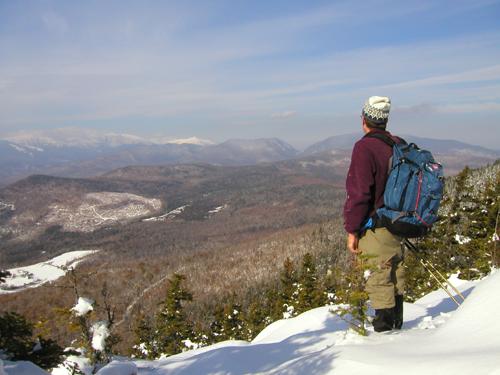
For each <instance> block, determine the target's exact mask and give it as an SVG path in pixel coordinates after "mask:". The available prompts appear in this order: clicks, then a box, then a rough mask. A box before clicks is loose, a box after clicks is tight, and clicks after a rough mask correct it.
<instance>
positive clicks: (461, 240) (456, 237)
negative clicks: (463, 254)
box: [455, 234, 471, 245]
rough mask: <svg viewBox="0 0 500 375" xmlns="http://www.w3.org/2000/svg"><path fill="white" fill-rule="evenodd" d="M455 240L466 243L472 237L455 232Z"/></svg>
mask: <svg viewBox="0 0 500 375" xmlns="http://www.w3.org/2000/svg"><path fill="white" fill-rule="evenodd" d="M455 241H457V242H458V244H459V245H464V244H466V243H469V242H470V241H471V239H470V238H469V237H466V236H461V235H459V234H455Z"/></svg>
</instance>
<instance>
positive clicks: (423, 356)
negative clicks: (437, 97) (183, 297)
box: [0, 272, 500, 375]
mask: <svg viewBox="0 0 500 375" xmlns="http://www.w3.org/2000/svg"><path fill="white" fill-rule="evenodd" d="M452 281H453V282H454V283H455V284H456V285H457V286H458V287H459V289H460V290H461V291H462V292H463V294H464V295H465V296H466V300H465V301H464V303H463V304H462V305H461V306H460V307H459V308H458V309H457V308H456V305H455V304H454V303H453V302H452V301H451V299H450V298H449V297H448V296H447V295H446V294H445V293H444V292H443V291H442V290H438V291H435V292H431V293H429V294H428V295H426V296H425V297H423V298H421V299H420V300H418V301H416V302H415V303H413V304H410V303H405V316H404V318H405V325H404V327H403V329H402V330H401V331H399V332H393V333H386V334H377V333H374V332H369V335H368V336H367V337H362V336H358V335H357V334H355V333H353V332H351V331H349V330H348V329H347V325H346V323H345V322H344V321H343V320H341V319H339V318H338V317H337V316H336V315H334V314H332V313H331V312H329V310H330V308H329V307H321V308H317V309H314V310H310V311H308V312H306V313H304V314H302V315H300V316H298V317H296V318H292V319H288V320H281V321H277V322H275V323H273V324H271V325H270V326H268V327H266V328H265V329H264V330H263V331H262V332H261V333H260V334H259V335H258V336H257V337H256V338H255V339H254V340H253V341H252V342H251V343H247V342H241V341H225V342H221V343H218V344H216V345H212V346H208V347H204V348H202V349H198V350H192V351H189V352H186V353H182V354H178V355H174V356H171V357H168V358H166V359H162V360H157V361H137V360H135V361H134V360H130V359H124V358H120V359H118V360H116V361H113V362H112V363H110V364H109V365H108V366H106V367H104V368H103V369H101V370H100V371H99V372H98V374H101V375H105V374H108V375H109V374H121V375H129V374H130V375H133V374H139V375H147V374H155V375H162V374H165V375H167V374H168V375H171V374H175V375H192V374H205V375H209V374H228V375H229V374H232V375H236V374H317V375H326V374H335V375H342V374H349V375H351V374H365V373H369V374H384V375H392V374H400V373H402V372H404V373H405V374H440V375H455V374H464V375H467V374H474V375H483V374H484V375H486V374H497V373H498V372H499V371H500V364H499V362H498V353H499V352H500V342H499V341H498V337H497V332H498V331H499V330H500V323H499V321H498V319H497V318H496V316H497V315H498V310H499V309H500V303H499V300H498V298H496V295H497V291H498V288H500V273H498V272H494V273H493V274H492V275H490V276H489V277H487V278H485V279H484V280H481V281H475V282H467V281H460V280H458V279H456V278H454V279H453V280H452ZM0 366H1V364H0ZM28 366H29V364H27V363H19V364H18V363H13V362H7V363H5V364H4V369H3V371H4V372H5V373H6V374H7V375H15V374H21V373H23V372H22V371H25V370H24V369H26V368H28ZM1 371H2V369H1V368H0V373H1ZM31 371H32V372H30V373H31V374H33V375H35V374H36V375H41V374H44V373H45V372H43V371H42V370H36V369H35V368H33V367H31ZM35 371H36V372H35ZM52 374H53V375H63V374H64V375H66V374H67V371H66V370H63V369H56V370H54V371H53V372H52Z"/></svg>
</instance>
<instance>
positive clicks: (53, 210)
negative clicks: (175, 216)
mask: <svg viewBox="0 0 500 375" xmlns="http://www.w3.org/2000/svg"><path fill="white" fill-rule="evenodd" d="M161 206H162V203H161V200H159V199H156V198H146V197H143V196H140V195H136V194H130V193H117V192H109V191H103V192H97V193H87V194H85V196H84V197H83V200H82V201H81V204H80V205H79V206H78V207H73V206H72V205H68V204H59V203H58V204H51V205H50V206H49V209H50V211H49V213H48V214H47V215H46V216H45V217H44V221H45V222H46V223H48V224H59V225H62V226H63V229H64V230H65V231H73V232H92V231H94V230H96V229H98V228H101V227H103V226H107V225H113V224H116V223H120V222H123V221H126V220H130V219H134V218H138V217H141V216H146V215H151V214H152V213H154V212H156V211H158V210H159V209H160V208H161Z"/></svg>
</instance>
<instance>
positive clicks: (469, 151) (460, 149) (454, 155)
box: [301, 133, 500, 175]
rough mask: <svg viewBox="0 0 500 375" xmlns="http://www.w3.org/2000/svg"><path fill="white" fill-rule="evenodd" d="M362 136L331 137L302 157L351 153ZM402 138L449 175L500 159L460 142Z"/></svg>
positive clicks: (498, 154)
mask: <svg viewBox="0 0 500 375" xmlns="http://www.w3.org/2000/svg"><path fill="white" fill-rule="evenodd" d="M362 136H363V134H361V133H352V134H344V135H338V136H333V137H329V138H327V139H325V140H323V141H321V142H317V143H315V144H313V145H311V146H309V147H308V148H307V149H306V150H304V152H303V153H302V154H301V155H315V154H318V153H322V152H328V151H333V150H345V151H350V150H352V147H353V145H354V143H355V142H356V141H357V140H359V139H360V138H361V137H362ZM401 137H402V138H403V139H404V140H406V141H407V142H409V143H411V142H413V143H415V144H417V145H418V146H419V147H420V148H423V149H427V150H430V151H431V152H432V153H433V154H434V156H435V157H436V159H437V160H438V161H439V162H441V163H442V164H443V165H444V167H445V173H446V174H447V175H453V174H456V173H458V172H459V171H460V170H462V169H463V168H464V167H465V166H466V165H468V166H469V167H480V166H483V165H486V164H489V163H492V162H494V161H495V160H497V159H498V158H500V151H498V150H490V149H488V148H485V147H481V146H476V145H470V144H467V143H464V142H460V141H455V140H449V139H431V138H423V137H417V136H414V135H408V134H402V135H401Z"/></svg>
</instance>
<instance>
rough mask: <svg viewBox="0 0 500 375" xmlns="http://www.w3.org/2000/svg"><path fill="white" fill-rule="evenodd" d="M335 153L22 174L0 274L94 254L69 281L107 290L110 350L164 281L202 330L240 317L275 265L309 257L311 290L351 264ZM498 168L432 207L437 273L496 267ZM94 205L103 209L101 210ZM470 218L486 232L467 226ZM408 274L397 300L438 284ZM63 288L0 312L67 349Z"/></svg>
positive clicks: (7, 192)
mask: <svg viewBox="0 0 500 375" xmlns="http://www.w3.org/2000/svg"><path fill="white" fill-rule="evenodd" d="M340 155H341V154H340ZM340 155H339V154H336V155H332V154H331V153H324V154H318V155H312V156H310V157H308V158H306V159H297V160H288V161H283V162H279V163H273V164H262V165H258V166H246V167H220V166H219V167H218V166H209V165H183V166H162V167H160V166H158V167H128V168H123V169H118V170H115V171H113V172H110V173H108V174H106V175H104V176H101V177H98V178H92V179H68V178H56V177H49V176H33V177H31V178H28V179H26V180H23V181H20V182H18V183H16V184H14V185H11V186H9V187H8V188H6V189H3V190H2V191H1V192H0V201H1V202H3V205H2V206H1V207H0V208H1V210H2V211H1V214H0V220H2V221H1V228H2V229H3V232H2V235H3V241H2V243H1V244H0V256H1V257H2V264H1V265H0V268H9V269H12V268H13V267H15V266H17V267H19V266H25V265H32V264H33V263H39V262H42V261H46V260H47V259H49V258H52V257H55V256H57V255H60V254H62V253H66V252H69V251H77V250H100V251H99V252H98V253H97V254H95V255H93V256H92V257H89V258H88V260H87V261H84V262H82V263H81V264H79V266H78V268H77V272H78V273H79V274H80V275H81V278H82V280H81V288H82V291H83V292H85V293H89V294H90V295H93V296H94V295H96V293H97V294H98V290H99V288H101V287H102V286H103V285H105V286H106V288H107V290H109V291H110V295H111V298H110V303H112V304H113V305H114V306H115V307H116V317H117V320H118V321H120V325H119V326H118V327H117V329H116V333H118V334H119V335H121V336H122V337H123V341H122V342H121V343H120V344H119V347H118V351H119V352H120V353H127V352H128V351H129V350H130V348H131V346H132V345H133V343H132V342H131V340H132V337H131V336H130V335H127V332H130V330H132V329H134V327H135V325H136V323H137V319H138V317H140V316H142V315H146V316H149V317H151V316H153V315H154V314H155V313H156V311H157V310H158V303H159V301H161V300H162V299H163V298H164V296H165V293H166V291H167V289H168V282H167V281H168V279H169V278H170V277H171V276H172V274H173V273H174V272H178V273H181V274H183V275H185V276H186V279H187V282H186V284H187V287H188V288H189V289H190V290H191V291H192V292H193V299H194V301H195V302H194V303H192V304H190V305H189V306H188V311H187V313H188V315H189V316H190V318H192V320H193V321H196V322H199V323H200V324H201V325H202V326H204V327H205V328H206V326H207V325H209V324H210V319H212V317H213V316H212V315H210V314H212V313H210V314H207V311H212V312H213V311H214V309H215V308H216V306H217V305H218V304H219V305H220V304H225V303H226V302H227V301H230V300H231V299H233V300H234V301H237V302H238V303H239V304H241V305H242V306H244V307H245V308H248V306H249V305H250V304H251V303H253V302H255V301H260V302H262V301H263V300H265V299H266V298H267V294H266V293H267V292H268V291H270V290H271V291H272V290H273V288H274V289H276V286H277V285H278V284H279V277H280V276H279V275H280V272H282V265H283V264H284V261H285V259H286V258H290V259H291V260H292V262H295V264H298V263H299V262H300V260H301V259H302V258H303V257H304V255H305V254H306V253H310V254H312V255H313V257H314V258H315V259H316V260H317V262H318V270H317V277H318V279H319V280H320V281H321V282H322V283H323V282H324V281H325V280H327V279H328V272H329V269H331V268H332V267H339V268H340V269H346V268H348V267H349V262H348V260H347V259H346V256H345V254H346V252H345V242H344V241H345V240H344V231H343V228H342V222H341V207H342V203H343V199H344V194H345V193H344V188H343V179H344V176H343V175H341V174H340V172H339V171H340V170H345V169H343V168H345V165H346V163H348V158H347V156H346V155H345V154H344V157H343V159H340V158H338V156H340ZM338 160H344V161H343V162H342V163H341V164H338ZM499 165H500V164H498V163H496V164H494V165H491V166H489V167H485V168H482V169H479V170H469V171H468V172H467V173H465V172H464V173H462V174H460V175H459V176H457V177H455V178H450V179H448V180H447V184H446V186H447V187H446V194H445V200H444V202H443V205H442V210H441V214H442V215H443V218H445V220H443V222H442V225H441V224H439V225H437V226H436V235H435V236H430V237H429V241H428V242H429V243H427V242H422V243H421V244H420V246H422V247H423V248H425V249H426V250H428V257H429V259H431V260H432V261H433V262H434V263H435V264H437V265H439V268H440V270H441V271H442V272H443V273H448V274H449V273H450V272H451V273H456V272H465V277H467V278H477V277H481V276H482V275H484V274H485V273H488V270H489V269H490V267H491V264H492V263H491V262H492V261H494V260H495V258H494V254H495V253H494V252H493V253H492V252H491V251H490V250H491V249H490V248H491V247H492V246H493V243H492V242H491V236H492V234H493V233H494V230H495V222H494V219H495V217H497V211H496V206H495V205H491V204H490V203H487V202H489V201H487V200H484V199H486V198H484V199H483V196H482V195H483V193H487V192H489V191H490V190H491V187H492V186H494V185H493V184H494V181H495V179H496V178H497V175H498V168H499ZM464 176H465V177H464ZM464 179H465V180H464ZM463 180H464V181H465V182H464V181H463ZM460 181H462V182H460ZM476 190H477V191H476ZM457 192H458V193H457ZM468 192H474V194H472V195H471V194H468ZM488 194H489V193H488ZM497 195H498V194H497ZM103 197H106V199H109V200H105V201H104V202H103V201H102V200H101V201H100V200H99V199H102V198H103ZM139 197H141V198H139ZM97 198H99V199H97ZM488 199H490V198H488ZM157 201H159V202H161V207H160V208H158V206H157V204H158V202H157ZM457 204H458V206H457ZM486 204H487V206H485V205H486ZM54 205H57V208H58V210H59V211H57V212H58V214H57V215H54ZM155 205H156V206H155ZM148 207H149V208H148ZM155 207H156V208H155ZM470 207H474V211H472V210H469V208H470ZM143 209H147V210H149V211H146V212H144V211H142V210H143ZM452 209H453V211H450V210H452ZM455 210H456V211H455ZM484 210H486V212H488V214H487V215H486V214H485V213H484ZM490 211H491V212H490ZM455 212H458V213H459V215H457V216H456V215H455ZM474 212H477V213H478V215H480V216H482V217H483V218H485V219H487V220H488V221H487V222H484V223H483V221H478V219H476V218H475V216H474V217H473V218H472V217H471V218H468V217H469V216H470V215H476V214H475V213H474ZM69 213H70V214H71V215H69ZM129 213H137V215H135V214H134V215H135V216H130V215H129ZM455 216H456V217H457V220H458V219H459V220H458V221H457V223H455V221H454V220H455ZM103 218H105V219H107V220H103ZM48 219H50V220H48ZM481 220H482V219H481ZM492 220H493V222H492ZM36 223H39V224H36ZM74 223H85V225H84V227H82V226H81V225H80V224H78V225H76V226H75V225H74ZM477 223H480V225H481V226H483V227H484V228H487V230H486V231H485V232H484V235H483V234H481V237H480V236H477V235H474V234H473V233H475V232H474V231H476V232H477V230H476V226H477V225H478V224H477ZM83 229H85V230H83ZM457 236H458V237H457ZM474 236H475V237H477V239H474V240H471V241H470V242H469V243H466V244H461V242H463V241H465V240H464V239H466V238H472V237H474ZM456 238H458V239H459V240H460V241H457V240H456ZM462 254H463V256H462ZM492 254H493V256H492ZM408 264H409V267H410V271H411V272H409V282H408V284H409V286H410V287H411V293H408V295H407V297H408V298H409V300H415V299H418V298H420V297H421V296H422V295H423V294H425V293H427V292H428V291H429V289H432V288H433V287H435V285H434V284H433V283H432V280H430V281H429V280H428V279H425V278H422V277H421V276H422V272H423V271H422V269H421V267H420V268H419V265H418V263H417V264H416V265H415V262H413V263H412V259H411V257H408ZM474 270H476V271H474ZM90 274H91V275H92V277H91V278H90V277H87V276H86V275H90ZM412 280H419V281H420V282H419V283H417V282H412ZM69 283H71V280H70V278H69V277H63V278H61V279H59V280H58V281H57V282H55V283H53V284H48V285H45V286H43V287H41V288H36V289H28V290H24V291H20V292H18V293H10V294H7V295H1V296H0V306H1V307H0V312H1V311H12V310H13V311H18V312H19V313H22V314H23V315H26V316H27V317H28V318H29V319H32V320H39V319H40V318H44V319H48V320H49V323H48V327H49V328H50V329H51V334H52V335H53V337H54V338H56V339H57V340H58V341H59V342H61V343H67V342H68V340H69V339H70V335H68V332H67V331H65V329H64V326H61V325H58V324H56V323H55V321H54V320H53V319H54V308H62V309H64V308H68V306H71V305H72V304H73V302H74V296H73V295H72V293H71V291H68V290H67V287H68V284H69ZM65 288H66V289H65ZM95 298H97V299H99V297H98V296H97V297H95ZM42 300H43V301H44V302H45V303H44V304H40V301H42ZM271 300H272V299H271ZM101 302H102V301H101Z"/></svg>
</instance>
